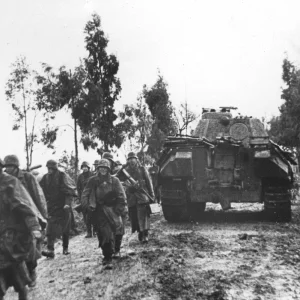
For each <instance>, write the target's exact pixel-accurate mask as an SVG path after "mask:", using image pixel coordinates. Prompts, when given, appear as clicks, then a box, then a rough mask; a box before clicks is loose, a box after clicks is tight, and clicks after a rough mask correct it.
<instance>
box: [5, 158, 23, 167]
mask: <svg viewBox="0 0 300 300" xmlns="http://www.w3.org/2000/svg"><path fill="white" fill-rule="evenodd" d="M4 165H5V166H16V167H19V166H20V162H19V159H18V157H17V156H16V155H7V156H5V157H4Z"/></svg>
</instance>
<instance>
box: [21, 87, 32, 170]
mask: <svg viewBox="0 0 300 300" xmlns="http://www.w3.org/2000/svg"><path fill="white" fill-rule="evenodd" d="M24 89H25V87H24V82H23V81H22V90H23V112H24V123H25V124H24V125H25V126H24V127H25V150H26V169H27V170H28V169H29V166H30V162H29V147H28V146H29V145H28V133H27V132H28V129H27V110H26V96H25V91H24Z"/></svg>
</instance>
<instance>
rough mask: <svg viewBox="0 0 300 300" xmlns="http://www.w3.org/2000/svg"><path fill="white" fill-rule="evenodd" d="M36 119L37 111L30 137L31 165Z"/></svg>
mask: <svg viewBox="0 0 300 300" xmlns="http://www.w3.org/2000/svg"><path fill="white" fill-rule="evenodd" d="M35 120H36V111H35V113H34V118H33V122H32V130H31V137H30V145H29V146H30V149H29V165H30V166H31V165H32V155H33V144H34V130H35Z"/></svg>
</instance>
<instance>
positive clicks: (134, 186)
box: [116, 152, 155, 243]
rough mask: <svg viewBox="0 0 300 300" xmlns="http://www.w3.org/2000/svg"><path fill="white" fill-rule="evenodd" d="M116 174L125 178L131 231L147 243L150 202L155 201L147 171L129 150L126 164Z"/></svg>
mask: <svg viewBox="0 0 300 300" xmlns="http://www.w3.org/2000/svg"><path fill="white" fill-rule="evenodd" d="M116 176H118V177H120V178H121V177H124V179H125V182H124V185H125V189H126V194H127V203H128V208H129V218H130V222H131V230H132V233H134V232H138V239H139V241H140V242H142V243H147V242H148V236H149V229H150V214H151V208H150V203H154V202H155V200H154V199H155V198H154V192H153V187H152V182H151V179H150V176H149V173H148V171H147V170H146V168H145V167H143V166H142V165H141V164H140V162H139V161H138V157H137V155H136V154H135V153H134V152H130V153H128V157H127V164H126V165H125V166H124V167H123V168H122V169H120V170H119V171H118V173H117V175H116Z"/></svg>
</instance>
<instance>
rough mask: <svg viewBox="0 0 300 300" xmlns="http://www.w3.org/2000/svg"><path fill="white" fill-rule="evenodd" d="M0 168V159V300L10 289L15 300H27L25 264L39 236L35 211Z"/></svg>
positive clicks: (24, 193) (28, 279) (0, 164)
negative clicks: (13, 290) (12, 290)
mask: <svg viewBox="0 0 300 300" xmlns="http://www.w3.org/2000/svg"><path fill="white" fill-rule="evenodd" d="M3 167H4V162H2V161H1V160H0V208H1V209H0V300H2V299H4V295H5V293H6V290H7V289H8V288H9V287H10V286H13V287H14V289H15V291H16V292H18V294H19V300H27V299H28V297H27V289H26V285H28V284H30V283H32V281H33V280H32V278H31V277H30V273H29V272H28V267H27V265H26V262H27V259H28V256H30V254H31V253H32V252H34V251H35V240H36V239H41V237H42V235H41V232H40V230H41V227H40V224H39V221H38V218H37V215H38V214H39V212H38V210H37V208H36V206H35V204H34V202H33V200H32V199H31V198H30V195H29V194H28V192H27V191H26V190H25V188H24V187H23V185H22V184H21V182H20V181H19V180H18V179H17V178H15V177H14V176H11V175H9V174H5V173H3V171H2V170H3Z"/></svg>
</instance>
